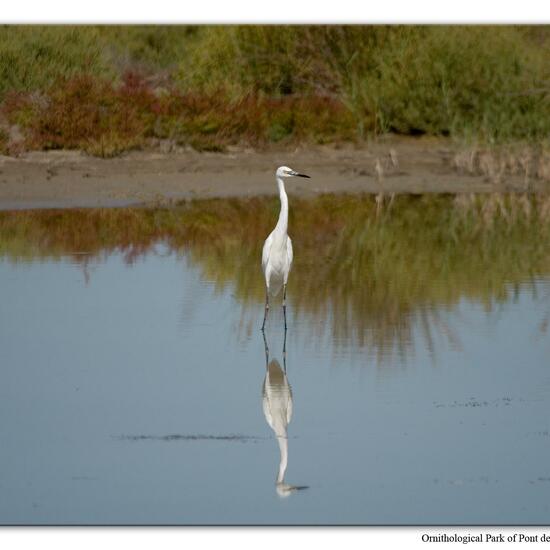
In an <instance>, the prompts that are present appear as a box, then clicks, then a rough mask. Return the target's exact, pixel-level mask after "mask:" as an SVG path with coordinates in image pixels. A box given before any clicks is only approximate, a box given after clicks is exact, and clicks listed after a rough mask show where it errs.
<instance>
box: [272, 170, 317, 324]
mask: <svg viewBox="0 0 550 550" xmlns="http://www.w3.org/2000/svg"><path fill="white" fill-rule="evenodd" d="M276 177H277V185H278V186H279V197H280V199H281V212H280V213H279V220H278V221H277V225H276V226H275V229H274V230H273V231H272V232H271V233H270V235H269V237H268V238H267V239H266V240H265V243H264V248H263V250H262V269H263V272H264V277H265V311H264V322H263V323H262V330H264V327H265V322H266V319H267V312H268V310H269V296H270V295H271V296H277V294H279V291H280V290H281V286H282V287H283V313H284V318H285V329H286V283H287V281H288V274H289V273H290V268H291V267H292V258H293V253H292V241H291V240H290V237H289V236H288V234H287V229H288V197H287V195H286V191H285V184H284V183H283V178H291V177H299V178H309V176H306V175H305V174H299V173H298V172H296V171H294V170H292V168H289V167H288V166H280V167H279V168H277V172H276Z"/></svg>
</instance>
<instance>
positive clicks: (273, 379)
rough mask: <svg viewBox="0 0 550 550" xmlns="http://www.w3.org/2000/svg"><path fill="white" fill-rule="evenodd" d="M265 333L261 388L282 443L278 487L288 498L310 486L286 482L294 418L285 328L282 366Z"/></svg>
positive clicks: (268, 416) (267, 414)
mask: <svg viewBox="0 0 550 550" xmlns="http://www.w3.org/2000/svg"><path fill="white" fill-rule="evenodd" d="M263 334H264V346H265V367H266V373H265V378H264V383H263V387H262V396H263V399H262V408H263V411H264V416H265V419H266V421H267V423H268V424H269V427H270V428H271V429H272V430H273V432H274V433H275V437H276V438H277V443H278V445H279V453H280V460H279V470H278V472H277V480H276V482H275V488H276V490H277V494H278V495H279V496H281V497H286V496H288V495H290V494H291V493H292V492H294V491H299V490H301V489H307V486H304V485H302V486H298V485H290V484H288V483H286V482H285V472H286V468H287V466H288V433H287V429H288V425H289V424H290V421H291V419H292V401H293V399H292V389H291V387H290V384H289V382H288V378H287V377H286V331H285V339H284V344H283V368H281V365H280V363H279V361H277V359H272V360H271V361H269V348H268V346H267V340H266V338H265V332H264V333H263Z"/></svg>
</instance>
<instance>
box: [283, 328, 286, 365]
mask: <svg viewBox="0 0 550 550" xmlns="http://www.w3.org/2000/svg"><path fill="white" fill-rule="evenodd" d="M283 369H284V371H285V374H286V327H285V337H284V339H283Z"/></svg>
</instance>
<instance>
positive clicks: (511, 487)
mask: <svg viewBox="0 0 550 550" xmlns="http://www.w3.org/2000/svg"><path fill="white" fill-rule="evenodd" d="M417 206H418V205H413V210H414V208H417ZM447 206H448V205H447ZM447 206H445V207H447ZM198 208H199V210H200V209H201V208H202V209H207V210H210V209H211V208H212V205H211V204H205V205H203V206H200V205H199V207H198ZM18 215H19V216H21V218H19V219H18V220H17V224H16V225H17V227H18V228H21V227H23V225H22V224H23V222H25V224H26V225H25V227H26V228H27V229H28V227H29V225H32V223H35V222H36V223H43V216H46V215H45V214H44V215H43V214H36V213H35V214H18ZM86 215H92V214H86ZM86 215H85V214H84V213H80V214H79V213H75V219H76V220H80V222H81V223H84V221H85V220H86ZM144 215H145V214H144ZM25 216H27V217H25ZM29 216H30V218H29ZM41 216H42V217H41ZM400 216H401V214H399V213H397V214H396V217H398V218H399V219H400V220H401V221H402V218H401V217H400ZM46 217H47V216H46ZM33 220H34V221H33ZM37 220H38V222H37ZM349 223H350V224H353V223H354V222H353V220H349ZM537 223H538V222H537ZM57 225H58V224H56V226H57ZM0 227H1V228H2V231H1V232H0V234H2V236H3V237H2V243H3V248H2V251H3V256H2V259H1V260H0V289H1V290H0V292H1V302H2V307H1V308H0V349H1V350H2V354H1V357H2V361H1V367H0V376H1V382H2V383H1V384H0V441H1V442H2V450H1V453H0V494H1V495H2V497H1V498H0V523H2V524H22V523H23V524H28V523H31V524H74V523H76V524H141V523H146V524H426V523H429V524H547V523H548V521H549V519H550V509H549V497H550V462H549V460H548V458H549V450H550V426H549V423H550V422H549V414H548V412H549V404H550V365H549V361H548V357H549V352H550V344H549V339H548V333H547V324H548V316H549V312H550V270H548V271H546V272H545V267H544V266H546V265H547V264H545V263H544V261H546V259H547V258H548V255H547V253H546V256H545V255H544V253H543V254H542V259H543V263H542V264H541V263H540V258H539V257H538V256H537V255H536V253H535V252H533V250H532V249H531V248H529V246H532V243H531V244H530V245H527V243H521V238H522V237H521V236H518V235H516V237H514V238H516V239H519V241H520V242H518V243H516V244H514V243H513V242H512V241H510V243H509V248H510V249H513V250H516V249H515V248H514V246H516V245H517V247H518V250H519V247H523V248H522V249H523V250H528V251H529V254H528V256H529V257H528V258H527V259H525V258H524V259H522V258H520V257H518V256H517V254H516V255H512V256H511V257H510V260H509V262H510V263H509V264H506V263H505V261H504V260H502V262H504V263H501V264H499V262H498V261H495V257H492V256H490V255H489V256H488V257H490V258H491V264H492V265H496V264H499V265H500V266H501V268H502V269H501V268H499V271H498V273H497V272H495V271H493V272H491V273H487V277H488V280H490V284H489V283H487V281H485V280H484V279H483V276H482V275H480V273H482V272H483V270H482V269H481V268H482V267H483V265H480V271H479V272H477V271H476V275H475V276H472V277H468V276H467V274H465V273H464V272H465V271H467V269H466V268H465V267H463V269H462V270H461V271H462V275H463V276H462V277H461V278H459V279H457V280H458V281H462V284H461V285H460V284H458V283H456V284H455V283H454V282H453V284H452V285H451V286H452V288H451V287H446V286H445V284H446V283H445V281H447V282H448V281H449V279H450V275H447V276H446V277H438V276H437V274H436V272H435V270H434V265H432V264H431V263H430V262H429V261H428V259H426V258H424V259H423V260H422V265H425V264H430V265H426V266H425V267H426V272H425V273H429V274H431V275H432V280H431V281H428V282H427V283H425V284H426V288H425V289H424V290H423V291H422V292H420V291H419V292H413V291H412V290H411V287H414V286H415V284H417V283H415V281H413V280H410V281H409V284H408V285H407V284H406V283H407V280H408V279H409V278H410V279H412V277H413V276H416V277H420V276H419V275H418V273H417V271H415V268H414V266H411V265H410V264H409V265H408V268H409V270H408V271H404V272H403V273H402V275H400V276H399V277H396V278H395V279H391V280H386V281H385V282H381V281H380V280H374V278H373V277H374V276H373V275H369V277H365V280H359V282H358V283H357V284H352V283H350V281H349V280H347V281H343V282H342V285H340V284H339V283H338V281H339V279H341V278H342V277H343V275H342V272H337V273H336V274H333V275H331V277H332V279H331V280H332V282H333V284H332V285H331V288H330V289H322V288H318V287H319V285H318V286H317V287H312V288H317V290H312V289H309V290H308V292H309V294H308V293H307V292H306V291H304V290H303V289H300V288H299V284H300V283H301V282H303V281H305V279H306V278H307V277H308V274H309V277H312V276H313V275H315V277H317V278H320V277H321V273H320V271H319V270H320V269H321V268H320V267H319V265H317V264H316V265H315V266H314V267H315V269H313V268H312V266H311V263H310V261H311V258H310V256H309V253H310V252H308V249H307V246H309V245H307V243H305V244H304V245H303V246H302V248H301V247H300V238H299V237H298V238H295V239H294V240H295V254H296V256H297V258H298V257H300V254H301V255H302V256H303V257H307V258H308V259H307V261H305V260H304V264H300V263H298V264H297V266H296V269H297V271H296V272H293V274H292V276H291V286H290V288H289V329H288V332H287V334H286V342H285V338H284V330H283V324H282V316H281V313H280V311H275V310H273V316H272V317H271V318H270V319H269V321H268V329H267V331H266V341H265V342H264V339H263V338H262V334H261V332H260V331H259V327H260V324H261V320H262V316H263V307H262V292H263V290H262V280H261V273H260V272H259V265H258V264H259V261H258V257H259V256H258V257H255V254H253V253H251V251H250V250H248V251H244V252H243V254H246V257H247V258H249V260H247V262H248V263H247V262H244V263H245V265H244V266H243V270H244V268H246V272H247V273H248V271H250V277H247V278H246V279H245V280H243V278H242V277H239V276H237V275H235V273H234V272H231V271H230V274H229V275H228V274H227V271H226V269H227V264H228V263H231V261H232V259H231V258H232V257H234V255H233V254H232V253H230V251H232V250H233V248H231V247H230V246H229V245H228V244H227V243H225V244H224V245H223V247H222V248H223V250H225V253H223V254H214V253H213V252H212V253H211V254H209V253H208V248H209V246H210V245H209V244H208V243H210V244H211V243H213V242H218V244H219V239H221V238H222V237H221V236H220V234H219V233H217V232H216V231H213V232H211V233H209V235H210V236H209V237H208V238H209V239H210V240H207V241H206V242H205V241H204V240H203V241H201V239H200V238H199V237H197V236H196V238H195V240H194V241H193V242H190V241H187V242H186V244H185V245H181V246H177V245H175V244H174V243H173V242H172V243H170V242H168V241H169V239H166V238H157V236H155V237H154V238H152V240H151V242H150V243H149V244H148V245H147V247H141V248H140V249H139V254H138V253H136V250H135V246H136V239H135V236H134V237H128V241H127V242H125V244H124V245H121V244H120V243H119V244H118V245H117V246H114V245H113V246H110V245H101V246H98V247H97V249H96V250H94V252H93V254H92V253H91V252H90V248H91V245H90V242H87V243H85V244H82V245H81V246H80V248H82V250H80V251H79V250H77V249H75V247H76V248H78V247H77V246H76V245H75V243H74V242H66V241H63V242H61V240H60V239H59V238H57V239H53V237H52V239H53V240H47V239H46V233H44V232H37V233H36V234H37V235H40V238H36V239H34V238H33V237H32V234H33V233H32V231H30V232H29V231H27V229H26V230H25V231H27V233H25V235H26V236H25V239H26V240H25V239H21V238H19V237H20V234H19V233H18V235H19V237H18V239H14V238H13V234H14V233H13V232H11V233H10V231H8V228H7V226H6V223H5V220H4V225H3V226H0ZM41 227H42V228H43V226H41ZM384 227H385V228H386V229H385V230H388V227H389V225H388V223H385V225H384ZM249 229H250V228H249ZM142 230H143V228H142V229H140V231H142ZM67 231H68V232H69V234H71V235H74V234H75V232H76V231H77V228H76V226H74V225H70V224H69V225H68V226H67ZM261 231H263V228H262V229H261ZM261 231H260V230H258V232H261ZM426 231H427V232H428V233H430V234H431V233H433V232H434V231H435V228H433V227H429V228H427V229H426ZM120 232H121V231H120V228H119V230H118V233H120ZM538 234H539V235H541V234H543V232H542V231H539V233H538ZM65 236H66V234H65ZM293 236H294V235H293ZM494 238H495V239H500V236H499V235H498V234H497V235H495V236H494ZM508 239H511V237H510V235H508ZM256 240H259V241H260V242H259V247H261V237H260V236H259V235H256V231H254V232H253V234H252V235H251V241H252V242H255V241H256ZM22 242H23V244H21V243H22ZM388 242H389V241H388ZM424 242H425V241H424ZM464 242H465V241H464V240H460V242H458V243H457V251H456V253H457V254H458V253H459V252H460V249H462V248H464V246H465V244H464ZM498 242H500V241H498ZM297 244H298V246H297ZM306 245H307V246H306ZM132 246H133V247H134V248H132ZM236 246H239V247H240V248H243V245H242V242H241V243H240V244H239V243H237V244H236ZM365 246H367V245H365ZM419 246H420V244H419ZM422 246H425V244H424V245H422ZM484 246H485V245H484ZM487 246H488V247H489V248H490V246H492V245H490V244H487ZM129 247H130V248H129ZM201 247H203V248H204V250H203V251H202V252H201V250H202V248H201ZM385 248H389V249H392V250H393V249H394V248H395V246H393V245H392V246H389V244H388V245H387V247H385ZM129 250H131V251H133V252H132V253H131V254H130V253H129ZM216 250H217V251H218V252H219V248H216ZM484 250H485V249H484ZM333 252H334V251H333ZM417 253H418V251H417ZM434 254H438V255H439V253H437V251H435V252H434ZM453 254H454V252H453ZM483 256H484V255H483V254H480V255H478V256H475V257H474V256H471V257H470V259H469V260H468V264H470V263H474V262H476V261H482V260H479V257H483ZM485 256H486V255H485ZM381 257H382V253H381V252H380V253H379V255H378V256H377V258H378V262H379V264H380V262H382V259H381ZM323 258H325V259H323V260H322V261H323V262H325V261H326V257H325V256H323ZM369 258H370V259H369V260H368V261H369V265H370V264H372V262H373V261H375V260H373V259H372V257H371V256H369ZM449 258H451V259H452V258H454V256H453V255H451V256H449ZM498 258H500V256H498ZM498 258H497V259H498ZM501 259H502V258H501ZM240 261H241V263H242V262H243V261H244V260H242V258H241V259H240ZM357 261H359V260H357ZM453 261H454V260H453ZM456 261H458V260H456ZM379 264H378V267H377V269H381V268H380V265H379ZM517 264H521V266H522V267H521V272H518V274H516V273H515V271H514V269H515V268H514V266H516V265H517ZM393 265H396V262H395V261H394V262H393ZM453 265H456V264H453ZM354 267H356V266H355V264H353V265H351V266H350V267H349V269H348V271H347V273H349V272H350V270H351V271H353V268H354ZM396 269H397V268H396ZM495 269H496V268H495ZM485 271H487V270H485ZM483 273H484V272H483ZM499 274H500V275H499ZM402 278H404V282H403V285H400V284H398V283H399V281H398V279H399V280H400V279H402ZM425 279H426V280H428V277H425ZM292 284H294V286H292ZM297 287H298V288H297ZM344 287H345V288H344ZM400 288H401V290H399V289H400ZM405 288H406V291H405V290H403V289H405ZM428 288H429V292H428ZM329 291H330V292H329ZM329 295H336V296H337V298H336V300H335V301H331V298H330V297H329ZM346 304H347V305H346ZM365 304H366V305H365ZM384 305H385V306H386V307H387V310H385V309H384ZM367 306H368V307H367ZM390 310H391V311H390ZM373 312H374V313H373ZM266 344H267V346H268V350H266ZM284 345H286V357H285V355H284V354H283V346H284ZM266 351H267V352H268V356H267V357H266ZM273 361H276V363H274V362H273ZM266 364H271V370H270V377H269V379H268V380H267V390H264V384H265V383H266V372H267V371H266ZM285 366H286V375H285V374H284V367H285ZM266 393H267V394H269V395H268V396H266V397H264V395H265V394H266ZM289 408H291V409H292V411H291V412H289ZM270 419H271V424H272V426H270V424H269V420H270ZM286 424H288V425H286ZM273 426H274V427H273ZM285 429H286V430H287V438H285V437H284V431H285ZM287 452H288V464H287V466H286V468H284V456H285V455H286V453H287ZM281 461H282V462H283V464H281ZM281 473H282V474H284V476H283V477H284V480H283V481H281V478H279V481H281V482H280V483H277V478H278V476H279V474H281Z"/></svg>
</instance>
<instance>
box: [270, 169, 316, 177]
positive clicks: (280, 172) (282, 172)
mask: <svg viewBox="0 0 550 550" xmlns="http://www.w3.org/2000/svg"><path fill="white" fill-rule="evenodd" d="M277 177H278V178H292V177H298V178H309V176H306V175H305V174H299V173H298V172H296V171H295V170H293V169H292V168H289V167H288V166H280V167H279V168H277Z"/></svg>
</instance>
